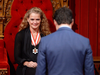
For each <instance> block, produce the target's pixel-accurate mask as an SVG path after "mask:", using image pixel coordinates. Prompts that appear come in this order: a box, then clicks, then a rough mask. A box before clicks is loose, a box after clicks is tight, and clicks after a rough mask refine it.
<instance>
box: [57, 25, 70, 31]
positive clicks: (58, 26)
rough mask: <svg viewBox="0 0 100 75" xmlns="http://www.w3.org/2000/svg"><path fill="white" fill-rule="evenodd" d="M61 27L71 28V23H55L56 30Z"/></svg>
mask: <svg viewBox="0 0 100 75" xmlns="http://www.w3.org/2000/svg"><path fill="white" fill-rule="evenodd" d="M61 27H68V28H72V27H71V25H69V24H61V25H57V30H58V29H59V28H61Z"/></svg>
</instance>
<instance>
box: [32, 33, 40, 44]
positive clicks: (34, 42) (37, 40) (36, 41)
mask: <svg viewBox="0 0 100 75" xmlns="http://www.w3.org/2000/svg"><path fill="white" fill-rule="evenodd" d="M39 39H40V33H39V32H38V33H37V35H36V39H34V37H33V34H32V32H31V41H32V44H33V45H34V46H36V45H37V44H38V42H39Z"/></svg>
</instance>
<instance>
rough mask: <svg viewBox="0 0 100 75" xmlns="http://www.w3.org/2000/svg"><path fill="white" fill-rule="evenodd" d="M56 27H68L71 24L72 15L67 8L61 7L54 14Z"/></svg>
mask: <svg viewBox="0 0 100 75" xmlns="http://www.w3.org/2000/svg"><path fill="white" fill-rule="evenodd" d="M55 21H56V23H57V25H61V24H68V25H70V24H71V23H72V22H73V14H72V11H71V10H70V9H69V8H66V7H62V8H59V9H58V10H57V11H56V12H55V14H54V23H55Z"/></svg>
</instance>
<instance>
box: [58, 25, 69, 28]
mask: <svg viewBox="0 0 100 75" xmlns="http://www.w3.org/2000/svg"><path fill="white" fill-rule="evenodd" d="M62 27H67V28H70V27H69V26H66V25H63V26H60V27H59V28H62Z"/></svg>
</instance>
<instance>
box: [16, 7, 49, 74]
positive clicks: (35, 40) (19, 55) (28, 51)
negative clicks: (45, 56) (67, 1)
mask: <svg viewBox="0 0 100 75" xmlns="http://www.w3.org/2000/svg"><path fill="white" fill-rule="evenodd" d="M48 34H50V30H49V24H48V20H47V18H46V16H45V14H44V13H43V11H42V10H41V9H40V8H37V7H33V8H31V9H30V10H28V11H27V12H26V14H25V16H24V18H23V20H22V23H21V24H20V26H19V32H18V33H17V34H16V38H15V48H14V56H15V61H16V63H18V67H17V70H16V74H17V75H35V70H36V67H37V54H38V46H39V42H40V40H41V37H43V36H45V35H48Z"/></svg>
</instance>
